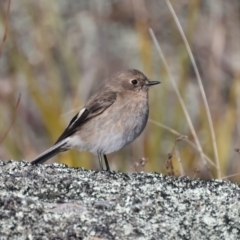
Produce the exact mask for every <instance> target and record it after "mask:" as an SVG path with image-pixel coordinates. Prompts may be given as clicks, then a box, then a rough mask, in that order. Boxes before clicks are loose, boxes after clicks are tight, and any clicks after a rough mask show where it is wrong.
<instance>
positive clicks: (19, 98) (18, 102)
mask: <svg viewBox="0 0 240 240" xmlns="http://www.w3.org/2000/svg"><path fill="white" fill-rule="evenodd" d="M20 100H21V94H20V95H19V97H18V100H17V104H16V107H15V109H14V114H13V118H12V122H11V123H10V125H9V127H8V129H7V131H6V132H5V133H4V135H3V137H2V138H1V139H0V144H2V142H3V141H4V139H5V138H6V137H7V135H8V133H9V132H10V130H11V128H12V126H13V124H14V122H15V120H16V117H17V111H18V107H19V104H20Z"/></svg>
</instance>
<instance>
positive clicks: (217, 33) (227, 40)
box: [0, 0, 240, 181]
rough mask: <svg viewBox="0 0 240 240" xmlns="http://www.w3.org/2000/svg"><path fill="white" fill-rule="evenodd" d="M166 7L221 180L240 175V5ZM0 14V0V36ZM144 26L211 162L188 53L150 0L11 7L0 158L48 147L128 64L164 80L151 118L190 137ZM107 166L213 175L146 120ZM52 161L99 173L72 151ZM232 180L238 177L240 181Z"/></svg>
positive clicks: (179, 3) (43, 0)
mask: <svg viewBox="0 0 240 240" xmlns="http://www.w3.org/2000/svg"><path fill="white" fill-rule="evenodd" d="M171 3H172V4H173V7H174V9H175V11H176V14H177V16H178V18H179V21H180V23H181V26H182V27H183V30H184V32H185V34H186V37H187V39H188V41H189V44H190V46H191V49H192V51H193V54H194V57H195V59H196V62H197V66H198V68H199V71H200V74H201V77H202V81H203V86H204V89H205V92H206V95H207V100H208V103H209V108H210V111H211V115H212V119H213V124H214V130H215V134H216V141H217V146H218V154H219V160H220V168H221V173H222V176H229V175H231V174H235V173H240V171H239V170H240V161H239V158H240V155H239V153H238V152H236V151H235V148H238V147H240V80H239V78H240V73H239V62H240V44H239V43H240V2H239V1H237V0H232V1H224V0H219V1H218V2H217V4H216V1H215V0H191V1H186V0H175V1H171ZM6 10H7V1H4V0H2V1H0V36H3V34H4V27H5V21H6ZM149 27H151V28H152V29H153V31H154V33H155V35H156V38H157V40H158V42H159V44H160V45H161V48H162V50H163V52H164V55H165V57H166V59H167V61H168V64H169V66H170V70H171V73H172V74H173V76H174V78H175V79H176V81H177V84H178V88H179V90H180V93H181V95H182V97H183V99H184V101H185V104H186V107H187V110H188V112H189V114H190V116H191V119H192V121H193V125H194V127H195V129H196V132H197V135H198V138H199V140H200V143H201V146H202V148H203V151H204V153H205V154H206V155H207V156H208V157H209V158H210V159H211V160H212V161H215V159H214V152H213V144H212V140H211V137H210V131H209V125H208V121H207V117H206V112H205V109H204V106H203V101H202V98H201V95H200V91H199V87H198V84H197V79H196V75H195V73H194V71H193V68H192V65H191V62H190V60H189V56H188V53H187V51H186V47H185V45H184V42H183V40H182V38H181V35H180V33H179V31H178V29H177V27H176V24H175V22H174V20H173V17H172V15H171V13H170V11H169V9H168V7H167V5H166V3H165V1H157V0H152V1H144V0H141V1H131V0H122V1H120V0H119V1H117V0H114V1H97V0H82V1H77V0H69V1H64V0H52V1H47V0H39V1H33V0H22V1H12V3H11V11H10V18H9V27H8V35H7V40H6V42H5V44H4V46H3V49H2V54H1V57H0V111H1V118H0V137H1V136H3V135H4V134H5V132H6V131H7V129H8V127H9V125H10V123H11V122H12V119H13V116H14V114H15V106H16V102H17V99H18V97H19V94H21V102H20V105H19V107H18V115H17V118H16V119H15V122H14V124H13V126H12V128H11V130H10V132H9V133H8V135H7V137H6V138H5V140H4V141H3V142H2V143H1V145H0V159H6V160H7V159H17V160H20V159H27V160H29V161H30V160H32V159H33V158H35V157H36V156H37V155H38V154H40V153H41V152H42V151H44V150H46V149H47V148H48V147H50V146H51V145H52V144H53V143H54V142H55V141H56V139H57V138H58V136H59V135H60V134H61V132H62V131H63V130H64V128H65V127H66V126H67V125H68V122H69V121H70V120H71V118H72V117H73V116H74V114H75V113H76V112H77V111H78V110H79V109H80V108H81V107H82V106H83V105H84V103H85V101H86V100H87V98H88V97H89V96H90V95H91V94H92V93H93V92H94V91H95V90H96V89H97V88H98V87H99V85H100V84H101V82H102V81H103V80H105V79H106V78H108V77H109V76H110V75H111V74H113V73H115V72H117V71H119V70H122V69H126V68H136V69H139V70H141V71H143V72H144V73H145V74H146V75H147V76H148V77H149V78H151V79H153V80H158V81H161V82H162V84H161V85H159V86H157V87H154V88H152V89H151V90H150V119H152V120H154V121H156V122H158V123H160V124H164V125H166V126H168V127H169V128H171V129H173V130H175V131H177V132H178V133H180V134H181V135H185V136H188V140H189V141H193V137H192V135H191V132H190V130H189V126H188V124H187V121H186V118H185V116H184V114H183V111H182V108H181V106H180V104H179V101H178V99H177V97H176V93H175V92H174V90H173V88H172V86H171V84H170V81H169V78H168V74H167V72H166V69H165V67H164V65H163V63H162V62H161V60H160V57H159V55H158V53H157V50H156V48H155V46H154V44H153V41H152V39H151V37H150V34H149V31H148V28H149ZM177 137H178V139H177V141H176V138H177ZM175 143H176V144H175ZM143 159H144V160H143ZM169 159H170V160H171V163H170V164H169ZM109 160H110V164H111V168H112V169H114V170H120V171H136V170H137V169H136V166H141V167H140V170H142V169H144V171H154V172H162V173H165V174H166V173H169V171H170V172H171V173H172V174H173V171H174V174H175V175H188V176H191V177H201V178H212V177H217V171H216V167H214V166H212V165H210V164H208V165H207V166H206V165H204V164H203V162H202V160H201V159H200V154H199V152H198V151H196V149H194V148H193V147H192V146H191V145H189V144H188V143H187V142H186V141H185V140H184V138H183V139H181V138H180V139H179V136H177V135H175V134H173V133H172V132H171V131H169V130H167V129H165V128H163V127H160V126H158V125H157V124H155V123H153V122H149V123H148V125H147V127H146V129H145V131H144V133H143V134H142V136H141V137H140V138H139V139H138V140H136V141H135V142H134V143H132V144H131V145H130V146H127V147H125V148H124V149H122V150H120V151H118V152H117V153H114V154H111V155H109ZM51 161H52V162H53V161H59V162H62V163H66V164H68V165H70V166H77V167H79V166H81V167H84V168H90V169H94V168H98V161H97V157H96V156H94V155H93V154H91V153H88V152H78V151H75V150H72V151H69V152H67V153H62V154H59V155H58V156H57V157H55V158H53V159H52V160H51ZM51 161H49V162H51ZM138 162H139V164H140V165H139V164H136V163H138ZM143 163H144V166H142V165H141V164H143ZM166 164H167V165H166ZM169 166H170V167H169ZM169 169H170V170H169ZM172 170H173V171H172ZM230 179H231V180H232V181H239V180H240V176H235V177H232V178H230Z"/></svg>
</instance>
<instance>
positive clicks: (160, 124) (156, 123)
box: [148, 119, 217, 169]
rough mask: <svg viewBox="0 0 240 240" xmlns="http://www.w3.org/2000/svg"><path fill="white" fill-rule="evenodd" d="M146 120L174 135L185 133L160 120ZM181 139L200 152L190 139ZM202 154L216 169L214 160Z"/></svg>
mask: <svg viewBox="0 0 240 240" xmlns="http://www.w3.org/2000/svg"><path fill="white" fill-rule="evenodd" d="M148 121H149V122H151V123H153V124H155V125H156V126H159V127H162V128H164V129H166V130H168V131H169V132H171V133H173V134H174V135H177V136H185V135H183V134H181V133H179V132H178V131H176V130H175V129H172V128H170V127H168V126H166V125H164V124H162V123H160V122H157V121H154V120H152V119H149V120H148ZM182 140H183V141H185V142H186V143H188V144H189V145H190V146H191V147H193V148H194V149H195V150H196V151H197V152H198V153H200V152H199V149H198V147H197V146H196V144H194V143H193V142H192V141H190V140H189V139H188V138H183V139H182ZM203 156H204V158H205V160H206V161H207V162H208V163H209V164H210V165H212V166H213V167H215V168H216V169H217V165H216V164H215V162H213V161H212V160H211V159H210V157H208V156H207V155H206V154H205V153H204V152H203Z"/></svg>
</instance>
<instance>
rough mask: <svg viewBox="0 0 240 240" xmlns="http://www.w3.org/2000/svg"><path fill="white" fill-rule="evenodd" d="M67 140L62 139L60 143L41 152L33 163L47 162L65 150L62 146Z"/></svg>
mask: <svg viewBox="0 0 240 240" xmlns="http://www.w3.org/2000/svg"><path fill="white" fill-rule="evenodd" d="M65 143H66V141H64V140H63V141H60V142H59V143H57V144H55V145H53V146H52V147H51V148H49V149H48V150H46V151H45V152H43V153H42V154H40V155H39V156H38V157H36V158H35V159H34V160H33V161H32V162H31V163H32V164H40V163H44V162H46V161H47V160H48V159H49V158H51V157H53V156H55V155H56V154H58V153H59V152H63V151H65V150H64V149H63V148H62V147H63V145H65Z"/></svg>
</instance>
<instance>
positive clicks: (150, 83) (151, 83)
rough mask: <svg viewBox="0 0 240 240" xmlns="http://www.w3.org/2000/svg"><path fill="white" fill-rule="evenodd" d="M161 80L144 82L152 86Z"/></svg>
mask: <svg viewBox="0 0 240 240" xmlns="http://www.w3.org/2000/svg"><path fill="white" fill-rule="evenodd" d="M159 83H161V82H158V81H148V83H146V85H147V86H149V87H150V86H153V85H156V84H159Z"/></svg>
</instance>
